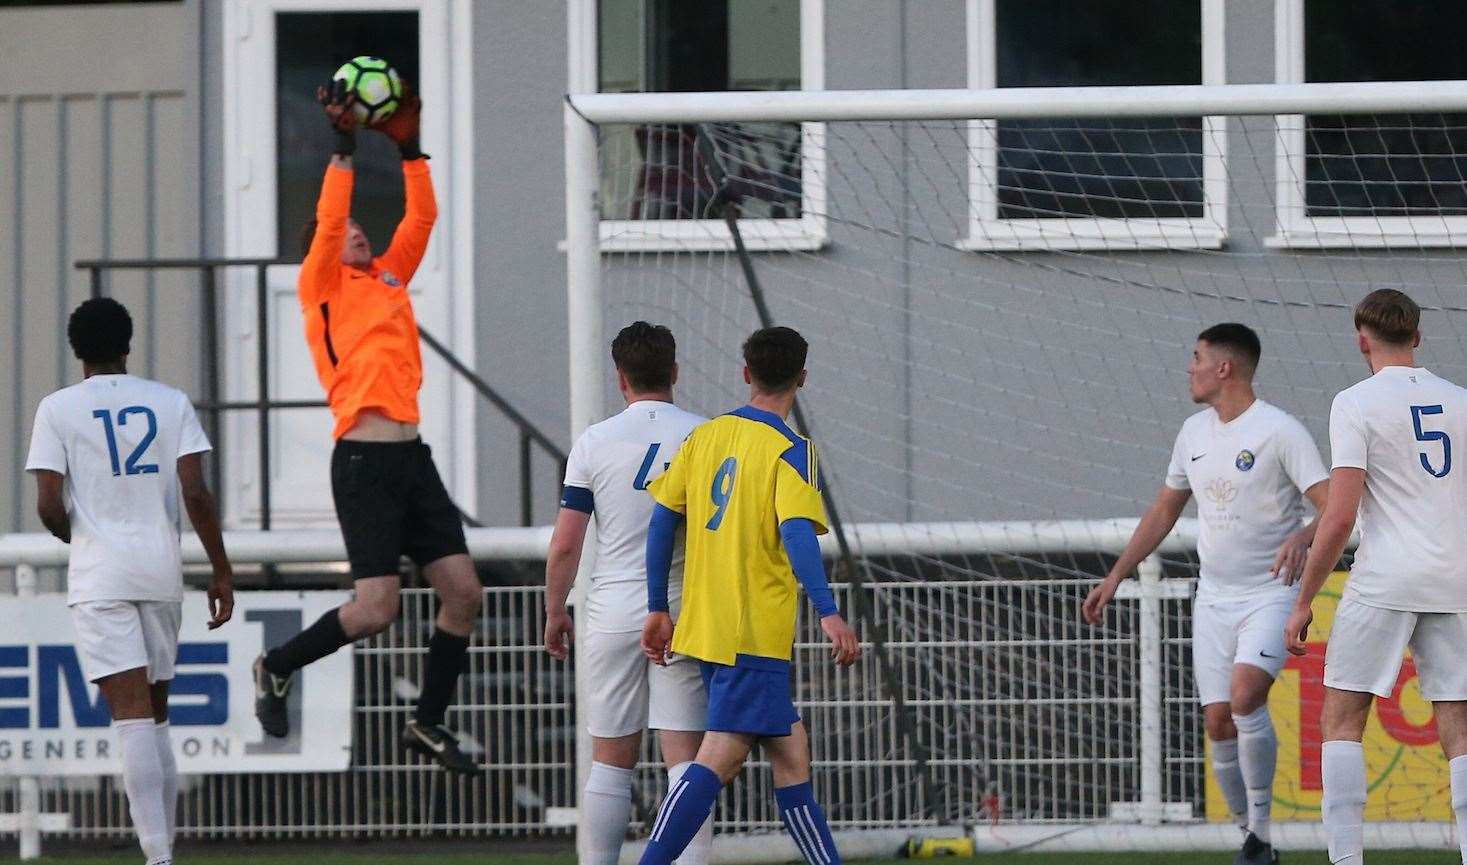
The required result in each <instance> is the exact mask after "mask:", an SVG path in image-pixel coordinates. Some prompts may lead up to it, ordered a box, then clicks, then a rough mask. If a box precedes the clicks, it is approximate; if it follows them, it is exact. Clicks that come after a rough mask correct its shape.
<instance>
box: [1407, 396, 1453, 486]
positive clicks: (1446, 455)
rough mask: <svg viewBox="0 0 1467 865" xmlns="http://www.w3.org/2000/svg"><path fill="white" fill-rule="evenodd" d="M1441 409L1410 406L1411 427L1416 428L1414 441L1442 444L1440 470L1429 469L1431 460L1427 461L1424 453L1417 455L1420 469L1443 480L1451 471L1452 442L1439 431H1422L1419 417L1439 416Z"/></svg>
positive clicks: (1427, 406) (1431, 406) (1426, 406)
mask: <svg viewBox="0 0 1467 865" xmlns="http://www.w3.org/2000/svg"><path fill="white" fill-rule="evenodd" d="M1441 413H1442V407H1441V406H1439V405H1413V406H1411V425H1412V426H1414V427H1415V428H1416V440H1417V441H1419V442H1441V443H1442V470H1441V471H1437V470H1436V469H1434V468H1432V467H1431V460H1429V459H1427V457H1426V454H1425V453H1419V454H1417V456H1419V457H1420V458H1421V467H1422V468H1423V469H1426V473H1427V474H1429V475H1431V476H1432V477H1434V478H1444V477H1446V476H1447V472H1449V471H1451V470H1452V440H1451V439H1450V438H1448V437H1447V434H1446V433H1445V432H1443V431H1442V430H1439V429H1422V428H1421V416H1422V415H1428V414H1441Z"/></svg>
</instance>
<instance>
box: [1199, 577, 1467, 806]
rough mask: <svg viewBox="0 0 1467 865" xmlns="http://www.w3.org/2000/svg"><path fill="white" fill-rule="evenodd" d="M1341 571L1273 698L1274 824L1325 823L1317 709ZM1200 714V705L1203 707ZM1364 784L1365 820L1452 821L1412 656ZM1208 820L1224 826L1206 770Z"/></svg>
mask: <svg viewBox="0 0 1467 865" xmlns="http://www.w3.org/2000/svg"><path fill="white" fill-rule="evenodd" d="M1345 577H1346V574H1344V573H1335V574H1333V575H1332V576H1331V577H1330V579H1329V582H1327V583H1326V584H1325V586H1324V589H1323V590H1321V591H1320V593H1319V597H1318V599H1317V600H1316V601H1315V602H1314V624H1313V626H1312V627H1311V628H1310V631H1309V654H1308V655H1305V656H1304V657H1302V658H1300V657H1290V658H1289V661H1288V664H1287V666H1285V667H1284V671H1283V673H1282V674H1281V675H1280V676H1279V680H1278V681H1277V682H1276V683H1275V684H1274V687H1273V691H1272V693H1271V694H1270V695H1269V701H1268V707H1269V714H1270V715H1272V716H1273V720H1274V726H1275V728H1276V729H1277V730H1278V737H1279V762H1278V774H1277V775H1276V776H1275V779H1274V794H1273V795H1274V799H1273V819H1274V820H1276V821H1281V820H1307V821H1318V820H1319V819H1320V799H1321V797H1322V795H1323V792H1324V791H1323V785H1322V784H1321V783H1320V754H1321V751H1322V741H1321V737H1320V730H1319V714H1320V709H1321V708H1322V707H1323V705H1324V651H1325V647H1326V645H1327V640H1328V638H1329V636H1330V625H1331V624H1332V623H1333V620H1334V613H1335V604H1336V603H1337V602H1338V601H1339V599H1340V593H1341V591H1342V589H1343V588H1344V585H1345ZM1199 711H1200V707H1199ZM1362 744H1363V745H1364V747H1365V762H1366V779H1367V784H1368V789H1369V791H1370V792H1369V799H1368V803H1367V805H1366V808H1365V819H1366V820H1371V821H1389V822H1423V821H1451V820H1453V819H1455V818H1454V816H1453V814H1452V806H1451V796H1450V794H1449V793H1448V790H1449V789H1450V787H1451V783H1450V776H1449V774H1448V769H1447V761H1446V758H1445V757H1443V756H1442V750H1441V743H1440V742H1439V740H1438V738H1437V731H1436V724H1435V722H1434V721H1433V720H1432V712H1431V704H1430V703H1428V702H1427V701H1426V700H1424V699H1422V697H1421V691H1420V689H1419V687H1418V685H1417V682H1416V667H1415V665H1414V664H1413V663H1412V661H1411V657H1410V655H1409V654H1408V655H1407V656H1406V659H1405V663H1404V664H1402V666H1401V674H1400V676H1399V677H1398V678H1397V679H1396V687H1395V690H1394V691H1393V692H1392V693H1391V696H1390V697H1389V698H1386V699H1377V700H1376V701H1375V706H1374V708H1373V709H1372V711H1371V713H1370V721H1369V723H1368V724H1367V725H1366V728H1365V738H1364V741H1363V743H1362ZM1207 817H1208V819H1209V820H1227V819H1228V808H1227V805H1226V804H1225V802H1224V801H1223V796H1222V791H1221V790H1220V789H1219V788H1218V786H1217V781H1216V779H1215V778H1214V777H1213V775H1212V763H1211V759H1210V757H1209V760H1208V769H1207Z"/></svg>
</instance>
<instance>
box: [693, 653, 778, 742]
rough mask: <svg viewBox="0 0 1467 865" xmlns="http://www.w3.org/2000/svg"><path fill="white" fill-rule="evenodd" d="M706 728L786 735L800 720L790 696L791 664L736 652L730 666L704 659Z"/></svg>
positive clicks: (756, 734)
mask: <svg viewBox="0 0 1467 865" xmlns="http://www.w3.org/2000/svg"><path fill="white" fill-rule="evenodd" d="M703 686H704V688H705V689H706V690H707V691H708V729H709V730H715V731H718V732H721V733H745V734H748V735H751V736H760V737H776V736H788V735H789V734H790V729H791V728H792V727H794V725H795V724H797V723H799V721H800V713H799V712H797V711H795V701H794V698H793V697H792V696H791V695H790V663H789V661H781V660H778V659H775V658H761V657H758V656H755V655H739V656H738V657H737V658H736V659H735V660H734V665H733V666H732V667H730V666H728V665H726V664H714V663H712V662H710V661H704V662H703Z"/></svg>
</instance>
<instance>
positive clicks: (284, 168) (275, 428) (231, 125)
mask: <svg viewBox="0 0 1467 865" xmlns="http://www.w3.org/2000/svg"><path fill="white" fill-rule="evenodd" d="M220 8H222V9H223V10H224V16H225V20H224V27H223V29H224V65H225V69H224V88H223V89H224V106H223V107H224V111H223V113H224V124H223V125H224V141H225V145H224V151H225V153H224V176H225V196H224V198H225V208H226V212H225V254H226V255H227V256H229V257H236V258H237V257H253V256H258V257H275V256H277V255H278V256H280V257H282V258H288V259H291V260H299V258H300V251H299V242H298V239H297V238H298V236H299V232H300V227H301V225H302V224H303V222H304V220H305V219H306V218H308V217H309V216H311V215H312V214H313V213H314V208H315V201H316V196H317V193H318V191H319V188H320V182H321V177H322V175H323V173H324V172H325V169H326V164H327V161H328V160H329V158H330V133H329V131H328V130H327V129H326V127H325V121H324V119H323V118H322V116H321V114H320V109H319V107H318V106H316V105H315V104H314V101H313V100H314V87H315V85H316V84H318V83H323V82H325V81H327V80H328V79H329V78H330V76H331V73H332V72H333V71H334V70H335V69H336V67H337V65H339V64H340V63H341V62H342V61H343V60H345V59H348V58H349V57H351V56H354V55H356V54H371V55H376V56H383V57H386V58H387V59H388V60H389V61H391V62H392V63H393V64H394V65H395V66H397V67H398V69H399V71H401V72H402V73H403V74H404V76H405V77H408V78H410V79H416V81H415V82H414V83H415V85H416V87H417V89H418V91H419V92H420V93H421V94H422V96H423V104H424V109H423V149H424V150H425V151H426V152H428V153H430V154H432V155H433V157H434V158H433V160H432V162H431V163H430V164H431V167H432V172H433V187H434V190H435V192H436V195H437V199H438V213H439V216H438V224H437V226H436V227H435V228H434V231H433V239H432V242H431V243H430V245H429V247H428V253H427V257H426V258H425V259H424V261H423V264H422V266H421V268H420V269H419V270H418V272H417V275H416V276H415V277H414V279H413V281H412V283H411V285H410V288H411V290H412V295H413V305H414V309H415V311H416V314H417V318H418V322H419V324H420V325H421V327H422V328H423V329H424V330H426V331H429V332H431V333H432V334H433V335H434V336H436V337H438V339H439V340H441V341H442V342H444V343H445V344H446V345H448V346H449V348H450V349H451V350H452V351H453V352H454V353H455V354H456V355H457V356H458V357H459V358H461V359H462V360H464V362H465V363H467V364H469V365H470V366H472V365H473V354H472V346H473V281H472V274H473V268H472V265H473V262H472V260H471V258H472V245H471V242H470V238H471V233H472V228H473V227H472V212H473V211H472V195H473V185H472V177H471V170H472V169H471V167H472V152H471V150H470V148H471V146H472V140H473V138H472V100H471V98H470V94H469V92H468V89H469V84H470V82H471V77H470V71H471V68H472V65H471V62H470V51H471V45H470V44H469V39H468V34H469V33H470V32H471V28H470V22H469V20H468V19H469V14H470V3H469V2H468V0H452V2H444V0H349V2H341V0H236V2H232V3H229V4H224V5H223V6H222V7H220ZM399 165H400V162H399V161H398V159H397V156H396V152H395V150H394V149H393V148H392V146H391V144H390V143H389V142H388V141H387V140H386V139H385V138H383V137H382V136H380V135H377V134H376V133H371V132H361V133H359V134H358V150H357V156H356V158H355V169H356V175H357V176H356V183H355V185H356V189H355V194H354V196H353V216H354V218H356V219H357V220H358V221H359V222H361V223H362V224H363V226H364V228H365V229H366V230H367V233H368V237H369V239H370V240H371V241H372V245H373V248H374V249H375V250H377V251H378V252H380V251H382V250H384V249H385V248H386V245H387V243H388V240H389V239H390V236H391V235H390V232H391V229H392V226H393V225H395V223H396V220H397V219H398V218H399V217H400V216H401V212H402V211H401V208H402V204H401V171H400V168H399ZM297 270H298V267H296V266H294V265H289V266H280V267H274V268H271V270H270V271H269V273H268V277H267V295H268V299H267V308H266V321H267V323H268V324H267V330H268V334H267V335H268V339H269V365H268V366H269V372H268V376H269V388H270V397H271V398H272V399H274V400H319V399H323V398H324V394H323V391H322V389H321V385H320V383H319V381H318V380H317V378H316V373H315V368H314V366H313V365H312V363H311V358H310V353H309V351H308V350H307V348H306V344H305V337H304V331H303V326H302V321H301V313H300V306H299V304H298V302H297V300H296V289H295V280H296V273H297ZM220 284H221V287H222V290H223V291H224V292H225V297H224V299H223V300H222V301H221V303H220V305H219V307H220V309H221V310H222V311H223V314H224V315H225V317H226V319H225V325H224V331H223V332H224V334H225V339H224V340H223V342H224V351H225V365H226V366H225V368H226V375H225V388H226V393H227V396H228V398H229V399H232V400H253V399H255V398H256V395H257V392H258V388H257V381H258V377H257V364H258V360H259V354H258V351H259V346H260V333H259V327H258V325H257V323H256V296H257V291H256V284H255V274H254V272H253V271H252V270H249V269H245V268H239V269H235V270H234V271H233V272H231V273H229V274H227V276H226V277H225V278H224V279H222V280H221V281H220ZM423 356H424V381H423V389H422V392H421V394H420V396H419V403H420V407H421V410H422V415H423V421H422V431H423V437H424V439H425V440H426V441H427V442H428V443H429V445H430V446H432V448H433V455H434V458H435V460H436V462H437V464H438V468H439V471H440V472H441V473H442V475H443V478H444V482H445V483H446V484H447V485H448V489H449V492H450V493H451V494H452V495H453V497H454V500H455V501H456V502H457V503H458V504H459V506H460V507H462V508H464V509H465V510H467V511H469V512H470V513H472V512H473V510H474V508H475V504H476V503H475V495H476V489H475V483H474V464H473V463H474V449H473V447H474V444H473V434H474V402H473V401H474V395H473V392H472V391H471V390H470V389H469V388H468V386H467V385H466V384H464V383H463V382H461V381H456V380H455V379H454V378H453V376H452V373H451V372H450V370H449V369H448V367H447V366H446V365H445V364H444V363H442V362H441V361H440V360H439V359H438V358H437V357H436V356H435V355H434V354H433V353H432V351H431V350H429V349H428V347H427V345H426V344H425V345H424V347H423ZM331 427H332V421H331V416H330V413H329V412H328V411H327V410H326V409H282V410H278V411H276V412H273V413H272V418H271V421H270V457H271V468H270V502H271V506H272V507H271V522H272V526H273V527H275V528H281V527H303V526H329V525H335V511H334V508H333V506H332V501H331V484H330V476H329V465H330V454H331V447H332V439H331ZM223 428H224V432H225V434H224V441H223V443H222V445H223V450H224V454H223V458H224V460H225V463H224V466H225V472H226V482H225V491H224V494H223V497H224V503H225V513H226V517H227V521H228V524H229V526H230V527H231V528H251V527H257V526H259V524H260V517H261V504H260V503H261V492H262V487H263V485H262V484H261V483H260V477H261V475H260V468H259V459H260V443H261V436H260V434H259V427H258V419H257V416H256V414H255V413H254V412H252V411H250V412H235V413H232V415H231V416H230V417H229V418H228V420H227V421H226V422H225V424H224V427H223Z"/></svg>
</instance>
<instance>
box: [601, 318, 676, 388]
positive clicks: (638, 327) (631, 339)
mask: <svg viewBox="0 0 1467 865" xmlns="http://www.w3.org/2000/svg"><path fill="white" fill-rule="evenodd" d="M611 360H612V362H613V363H615V364H616V368H617V369H619V370H621V372H622V374H623V375H625V376H626V377H627V383H628V384H630V385H631V386H632V389H633V390H636V391H639V392H641V393H650V392H652V391H660V390H667V389H668V388H670V387H672V371H673V368H674V367H676V366H677V340H675V339H673V336H672V331H670V330H668V329H667V327H666V326H664V325H660V324H648V323H647V322H645V321H634V322H632V323H631V324H629V325H627V326H626V327H624V328H622V329H621V333H618V334H617V335H616V339H614V340H612V341H611Z"/></svg>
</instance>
